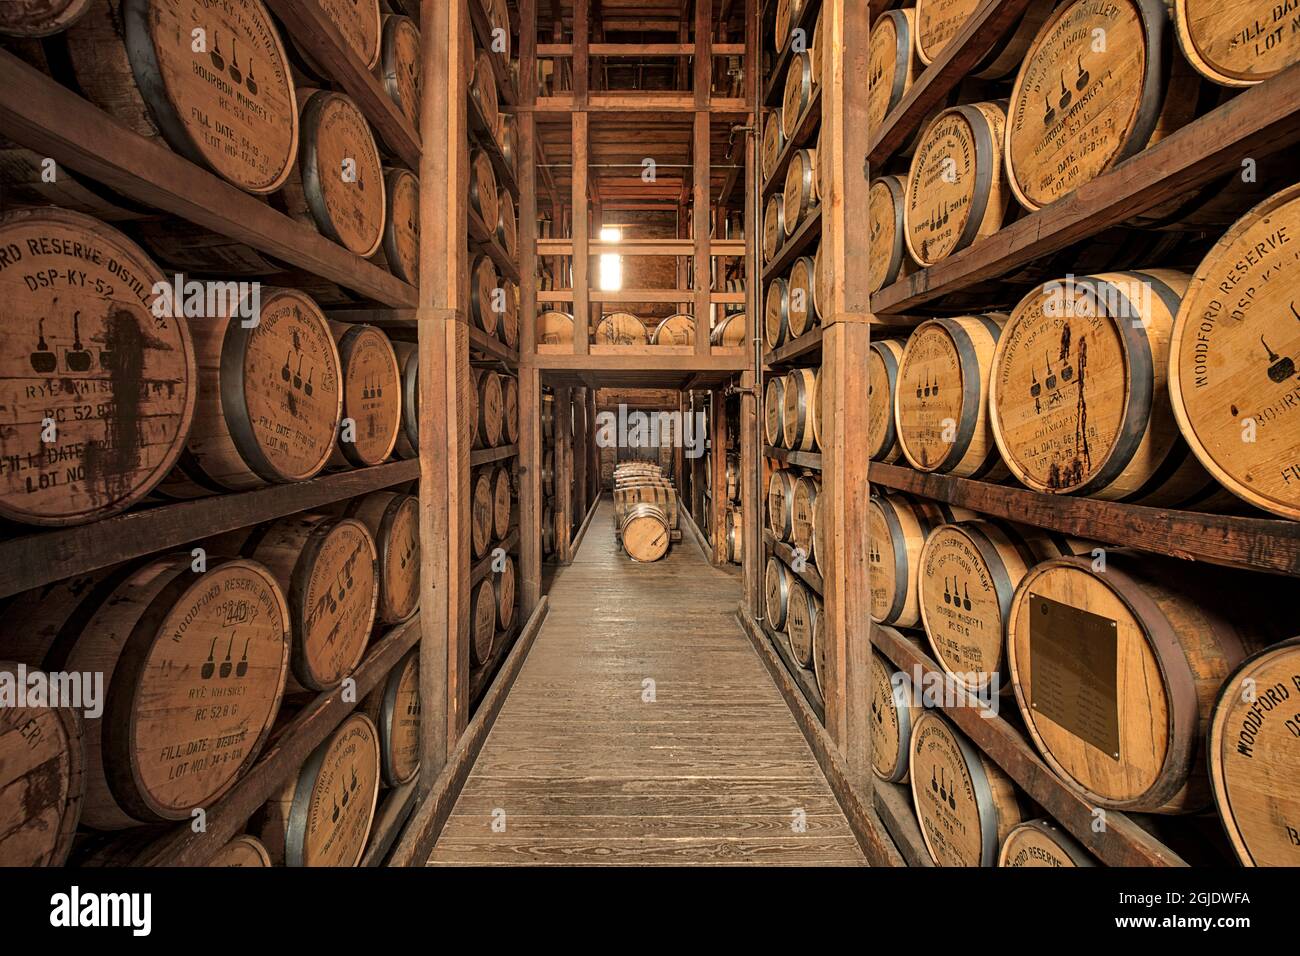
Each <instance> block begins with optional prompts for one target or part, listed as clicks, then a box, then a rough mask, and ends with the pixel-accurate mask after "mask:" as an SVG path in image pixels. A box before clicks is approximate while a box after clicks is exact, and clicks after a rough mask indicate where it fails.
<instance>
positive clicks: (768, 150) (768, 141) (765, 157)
mask: <svg viewBox="0 0 1300 956" xmlns="http://www.w3.org/2000/svg"><path fill="white" fill-rule="evenodd" d="M784 148H785V131H784V130H783V129H782V128H781V109H780V107H777V108H776V109H774V110H772V111H771V112H770V113H768V114H767V122H766V123H764V124H763V142H762V145H761V146H760V147H759V156H760V158H761V160H762V163H763V179H764V180H767V179H771V178H772V173H773V172H774V171H775V170H776V161H777V160H778V159H779V158H780V157H781V150H782V149H784Z"/></svg>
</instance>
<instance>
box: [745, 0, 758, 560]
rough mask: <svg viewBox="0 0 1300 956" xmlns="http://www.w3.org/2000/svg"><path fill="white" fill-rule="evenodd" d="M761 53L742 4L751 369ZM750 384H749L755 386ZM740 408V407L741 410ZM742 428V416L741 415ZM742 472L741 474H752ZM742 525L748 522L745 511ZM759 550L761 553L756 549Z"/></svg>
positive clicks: (754, 10) (752, 8) (752, 6)
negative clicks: (747, 104) (748, 110)
mask: <svg viewBox="0 0 1300 956" xmlns="http://www.w3.org/2000/svg"><path fill="white" fill-rule="evenodd" d="M761 59H762V52H761V47H760V43H759V38H758V0H745V96H746V97H748V98H749V101H750V102H751V103H752V104H753V108H754V111H753V112H752V113H750V114H749V131H748V132H747V133H746V134H745V231H746V235H745V239H746V240H748V241H747V242H746V243H745V293H746V295H745V299H746V305H745V344H746V345H747V346H750V347H751V348H752V349H753V351H754V355H755V360H754V367H755V368H760V369H761V368H762V367H763V354H762V351H761V349H760V348H759V347H758V344H757V339H758V316H759V315H760V314H761V313H760V312H759V309H760V308H761V307H762V306H761V302H762V296H763V283H762V276H761V272H760V266H759V261H758V236H759V235H761V233H762V231H763V230H762V222H761V218H762V212H761V211H760V206H759V202H758V182H759V177H758V149H757V143H758V130H759V127H760V124H761V121H762V117H763V110H762V108H761V105H760V104H759V97H760V96H762V95H763V94H762V90H760V89H759V86H760V84H759V79H758V64H759V62H760V60H761ZM756 382H757V380H755V382H751V383H750V384H751V385H752V384H756ZM742 407H743V406H742ZM741 422H742V426H741V427H742V428H743V427H744V424H743V422H744V415H743V414H742V415H741ZM752 473H753V470H752V469H746V471H745V474H746V475H749V474H752ZM745 514H746V519H745V520H746V521H748V520H749V518H748V514H749V512H748V511H747V512H746V513H745ZM752 540H753V539H752V538H750V537H749V528H748V526H746V528H745V546H746V547H747V548H748V547H750V542H751V541H752ZM760 550H761V549H760Z"/></svg>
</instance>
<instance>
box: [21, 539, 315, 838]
mask: <svg viewBox="0 0 1300 956" xmlns="http://www.w3.org/2000/svg"><path fill="white" fill-rule="evenodd" d="M193 560H194V559H193V557H192V556H191V555H190V553H189V551H188V550H187V551H185V552H183V553H181V554H175V555H168V556H164V557H160V558H155V559H151V560H147V561H144V562H143V563H136V564H132V565H123V566H119V567H118V568H115V569H112V570H105V571H100V572H97V573H96V574H94V575H89V576H83V577H76V578H70V579H68V580H65V581H60V582H58V583H57V584H52V585H48V586H46V587H44V588H41V589H39V590H36V591H30V592H27V593H25V594H22V595H19V596H18V597H17V598H15V599H14V600H13V601H12V602H11V603H10V604H9V606H8V607H7V608H6V610H5V620H6V626H7V627H12V631H11V632H10V633H9V634H8V638H9V640H8V641H7V652H8V653H12V654H13V656H14V657H15V658H17V659H18V660H21V661H23V662H24V663H27V664H29V665H31V666H39V667H42V668H43V669H44V670H45V671H47V672H51V673H91V674H102V675H103V680H104V686H103V689H102V692H101V693H100V703H101V705H102V713H101V714H100V715H99V716H97V717H92V716H90V715H88V714H86V715H84V720H83V726H84V734H83V737H82V740H83V741H84V750H85V800H84V802H83V804H82V811H81V822H82V824H83V825H85V826H88V827H92V828H94V829H96V830H121V829H126V828H130V827H135V826H139V825H141V824H145V823H164V822H170V821H176V820H188V819H189V818H190V811H191V810H192V809H193V808H195V807H210V806H212V804H213V802H214V801H215V800H217V799H219V798H220V797H221V796H222V795H223V794H224V793H225V792H226V791H227V790H228V789H229V788H230V787H231V785H233V784H234V782H235V780H236V779H238V777H239V776H240V774H242V773H243V771H244V770H246V769H247V768H248V767H249V766H251V765H252V763H253V761H254V760H255V759H256V757H257V755H258V753H259V752H260V750H261V748H262V745H263V744H264V743H265V742H266V737H267V735H268V733H269V732H270V729H271V723H272V720H273V719H274V717H275V714H276V712H277V711H278V710H279V707H280V700H281V697H282V695H283V693H284V689H285V678H286V672H287V670H288V665H289V641H290V624H289V611H288V608H287V606H286V604H285V594H284V591H283V590H282V589H281V587H280V585H279V584H278V583H277V581H276V579H275V577H274V575H273V574H272V573H271V571H270V570H268V569H267V568H266V567H264V566H263V565H261V564H259V563H257V562H255V561H249V560H245V559H235V560H220V559H218V558H216V557H215V556H213V557H211V558H209V560H208V564H207V570H206V571H205V572H203V573H202V574H195V573H194V572H193V571H192V570H191V563H192V561H193ZM4 711H5V712H6V714H5V716H4V718H3V720H4V721H8V720H9V719H10V718H9V716H8V711H9V708H4ZM59 719H60V717H59V714H58V713H57V712H55V711H50V712H49V715H48V720H47V721H46V722H47V723H48V724H49V726H50V728H51V732H52V736H51V740H50V744H51V746H53V745H55V744H56V743H57V738H56V737H54V736H53V731H54V725H55V724H56V723H57V722H58V720H59ZM6 736H8V735H6ZM0 739H4V738H0ZM69 739H70V738H69ZM69 759H70V760H73V759H75V758H69ZM72 766H73V764H71V763H70V764H68V767H69V768H71V767H72ZM69 783H75V782H74V781H69ZM53 796H54V792H53V791H52V792H51V793H50V797H53ZM28 800H29V802H37V795H36V794H35V793H31V794H29V795H28ZM72 822H73V823H75V821H72ZM47 839H51V840H55V839H57V834H56V833H55V832H51V833H49V834H47ZM51 845H52V846H53V845H54V844H51Z"/></svg>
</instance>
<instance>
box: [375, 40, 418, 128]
mask: <svg viewBox="0 0 1300 956" xmlns="http://www.w3.org/2000/svg"><path fill="white" fill-rule="evenodd" d="M422 73H423V70H421V68H420V28H419V27H417V26H416V25H415V21H414V20H412V19H411V18H410V17H404V16H400V15H395V14H389V15H388V16H385V17H384V26H383V31H382V34H381V37H380V51H379V78H380V81H381V82H382V83H383V84H384V92H385V93H387V94H388V96H389V98H390V99H392V101H393V102H394V103H396V104H397V108H398V109H399V110H401V111H402V115H403V116H405V117H406V120H407V122H408V123H410V124H411V126H412V127H414V128H415V129H419V128H420V87H421V86H422Z"/></svg>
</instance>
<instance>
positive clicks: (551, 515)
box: [542, 500, 555, 555]
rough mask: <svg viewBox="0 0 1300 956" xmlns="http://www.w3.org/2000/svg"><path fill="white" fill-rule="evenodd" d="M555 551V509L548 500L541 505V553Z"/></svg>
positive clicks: (547, 553)
mask: <svg viewBox="0 0 1300 956" xmlns="http://www.w3.org/2000/svg"><path fill="white" fill-rule="evenodd" d="M554 553H555V511H554V509H553V508H552V507H551V503H550V501H549V500H548V501H546V502H544V503H543V505H542V554H546V555H550V554H554Z"/></svg>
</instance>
